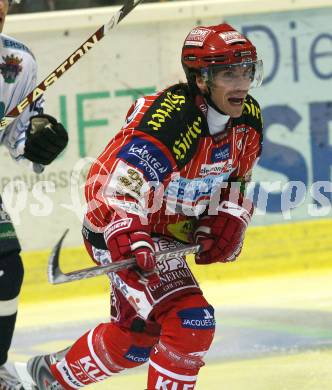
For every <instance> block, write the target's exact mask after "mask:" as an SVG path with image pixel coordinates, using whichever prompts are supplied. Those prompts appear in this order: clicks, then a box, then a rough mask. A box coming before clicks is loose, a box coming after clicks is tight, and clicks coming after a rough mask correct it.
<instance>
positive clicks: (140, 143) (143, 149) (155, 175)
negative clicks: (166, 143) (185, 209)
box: [117, 137, 172, 182]
mask: <svg viewBox="0 0 332 390" xmlns="http://www.w3.org/2000/svg"><path fill="white" fill-rule="evenodd" d="M117 157H120V158H122V159H123V160H125V161H127V162H129V163H130V164H132V165H133V166H135V167H137V168H139V169H140V171H141V172H143V174H144V176H145V177H146V178H147V179H148V181H153V182H162V181H163V180H164V178H165V176H166V175H167V174H168V173H170V172H172V165H171V163H170V161H169V160H168V158H167V157H166V156H165V155H164V154H163V152H162V151H161V150H160V149H159V148H158V147H157V146H156V145H154V144H153V143H152V142H150V141H147V140H144V139H141V138H139V137H134V138H133V139H132V140H131V141H130V142H129V143H128V144H127V145H125V146H123V147H122V149H121V150H120V152H119V153H118V155H117Z"/></svg>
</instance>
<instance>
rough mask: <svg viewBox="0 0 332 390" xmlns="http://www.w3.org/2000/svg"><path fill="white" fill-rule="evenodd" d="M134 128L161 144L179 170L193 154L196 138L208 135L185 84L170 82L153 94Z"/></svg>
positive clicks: (201, 114)
mask: <svg viewBox="0 0 332 390" xmlns="http://www.w3.org/2000/svg"><path fill="white" fill-rule="evenodd" d="M137 130H140V131H142V132H144V133H146V134H149V136H152V137H154V138H156V139H158V140H159V141H160V142H161V143H162V144H164V145H165V146H166V147H167V148H168V150H169V151H170V153H171V154H172V156H173V157H174V160H175V161H176V164H177V166H178V167H179V168H180V169H181V168H182V167H183V166H184V165H186V164H187V163H188V162H189V161H190V160H191V158H192V157H193V155H194V154H195V152H196V150H197V147H198V143H199V140H200V138H201V137H202V136H204V135H207V134H208V128H207V123H206V119H205V117H204V115H203V113H202V112H201V111H200V110H199V109H198V108H197V107H196V105H195V103H194V101H193V100H192V98H191V96H190V94H189V90H188V89H187V87H186V86H185V85H182V84H177V85H174V86H172V87H170V88H168V89H166V90H165V91H163V93H161V94H160V95H159V96H157V97H156V99H155V100H154V102H153V103H152V105H151V106H150V107H149V109H148V110H147V111H146V112H145V113H144V116H143V117H142V119H141V121H140V123H139V124H138V127H137Z"/></svg>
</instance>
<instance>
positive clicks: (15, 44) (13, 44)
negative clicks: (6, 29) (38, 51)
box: [0, 34, 35, 60]
mask: <svg viewBox="0 0 332 390" xmlns="http://www.w3.org/2000/svg"><path fill="white" fill-rule="evenodd" d="M0 37H1V42H2V47H4V48H5V49H8V50H11V49H12V50H18V51H22V52H25V53H28V54H30V55H31V57H32V58H33V59H34V60H35V56H34V55H33V53H32V51H31V50H30V49H29V48H28V47H27V46H26V45H24V43H22V42H19V41H18V40H16V39H14V38H12V37H9V36H8V35H4V34H0Z"/></svg>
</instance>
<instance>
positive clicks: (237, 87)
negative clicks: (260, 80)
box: [197, 66, 253, 118]
mask: <svg viewBox="0 0 332 390" xmlns="http://www.w3.org/2000/svg"><path fill="white" fill-rule="evenodd" d="M252 80H253V68H252V66H248V67H247V66H246V67H243V66H230V67H223V68H219V69H216V70H214V71H213V72H211V73H209V76H208V82H206V81H204V80H203V77H198V78H197V85H198V87H199V88H200V89H201V91H202V92H203V93H204V94H206V93H210V97H211V99H212V101H213V103H214V104H215V105H216V106H217V107H218V108H219V109H220V110H221V111H223V112H224V113H225V114H227V115H229V116H230V117H232V118H237V117H239V116H241V114H242V107H243V104H244V100H245V98H246V96H247V94H248V91H249V89H250V87H251V84H252Z"/></svg>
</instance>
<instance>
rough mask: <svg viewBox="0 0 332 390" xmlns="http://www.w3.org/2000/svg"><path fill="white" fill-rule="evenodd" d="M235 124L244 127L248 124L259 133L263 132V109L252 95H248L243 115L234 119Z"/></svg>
mask: <svg viewBox="0 0 332 390" xmlns="http://www.w3.org/2000/svg"><path fill="white" fill-rule="evenodd" d="M233 124H234V125H235V126H236V125H242V124H246V125H249V126H250V127H252V128H253V129H255V130H256V131H257V132H258V133H262V132H263V117H262V112H261V108H260V106H259V104H258V102H257V100H255V99H254V98H253V97H252V96H251V95H247V97H246V99H245V101H244V105H243V111H242V115H241V116H240V117H239V118H235V119H233Z"/></svg>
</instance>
